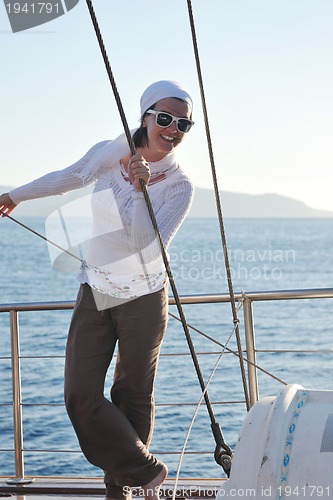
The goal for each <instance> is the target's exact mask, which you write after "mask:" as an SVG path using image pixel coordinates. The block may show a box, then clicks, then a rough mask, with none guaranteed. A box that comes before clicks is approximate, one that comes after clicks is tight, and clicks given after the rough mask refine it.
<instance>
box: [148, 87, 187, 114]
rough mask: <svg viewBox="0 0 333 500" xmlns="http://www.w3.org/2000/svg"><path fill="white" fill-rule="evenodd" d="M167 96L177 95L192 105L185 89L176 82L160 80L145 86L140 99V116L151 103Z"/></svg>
mask: <svg viewBox="0 0 333 500" xmlns="http://www.w3.org/2000/svg"><path fill="white" fill-rule="evenodd" d="M168 97H178V98H179V99H182V100H183V101H185V102H187V103H188V104H189V106H190V107H191V109H192V107H193V102H192V99H191V96H190V94H189V93H188V92H187V90H186V89H185V88H184V87H183V86H182V85H180V83H178V82H174V81H172V80H160V81H159V82H155V83H152V84H151V85H149V87H147V88H146V90H145V91H144V93H143V94H142V96H141V99H140V109H141V116H143V115H144V114H145V112H146V111H147V109H149V108H150V107H151V106H152V105H153V104H155V103H156V102H157V101H160V100H161V99H166V98H168Z"/></svg>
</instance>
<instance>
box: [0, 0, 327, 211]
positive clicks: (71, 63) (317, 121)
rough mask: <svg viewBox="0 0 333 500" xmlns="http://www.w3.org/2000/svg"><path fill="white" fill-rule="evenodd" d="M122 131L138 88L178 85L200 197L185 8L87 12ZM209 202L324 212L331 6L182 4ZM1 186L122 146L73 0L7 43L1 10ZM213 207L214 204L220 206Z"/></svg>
mask: <svg viewBox="0 0 333 500" xmlns="http://www.w3.org/2000/svg"><path fill="white" fill-rule="evenodd" d="M94 5H95V9H96V14H97V17H98V20H99V22H100V25H101V29H102V33H103V36H104V38H105V44H106V47H107V51H108V54H109V58H110V62H111V66H112V69H113V73H114V76H115V79H116V82H117V87H118V89H119V92H120V96H121V99H122V101H123V105H124V108H125V112H126V115H127V119H128V122H129V125H130V127H135V126H136V125H137V123H138V119H139V104H138V103H139V99H140V95H141V93H142V92H143V90H144V89H145V88H146V86H147V85H149V84H150V83H151V82H153V81H156V80H160V79H173V80H178V81H180V82H182V83H183V84H184V85H185V86H186V87H187V88H188V89H189V90H190V92H191V94H192V96H193V99H194V102H195V108H194V121H195V126H194V128H193V130H192V131H191V133H190V134H189V136H188V137H186V140H185V142H184V144H183V145H182V146H181V147H180V149H179V158H180V161H181V164H182V166H183V168H184V170H185V171H186V172H187V173H188V174H189V175H190V176H191V177H192V179H193V181H194V183H195V185H197V186H202V187H212V181H211V170H210V163H209V157H208V152H207V151H208V150H207V143H206V137H205V130H204V125H203V118H202V111H201V103H200V95H199V87H198V82H197V77H196V69H195V63H194V56H193V49H192V44H191V35H190V28H189V21H188V13H187V2H186V0H168V1H165V0H164V1H160V0H140V1H134V0H95V1H94ZM192 5H193V12H194V17H195V22H196V28H197V37H198V44H199V50H200V56H201V61H202V71H203V78H204V84H205V90H206V100H207V105H208V113H209V118H210V127H211V134H212V140H213V149H214V155H215V163H216V167H217V173H218V180H219V185H220V187H221V189H224V190H228V191H237V192H244V193H267V192H268V193H278V194H282V195H285V196H290V197H293V198H296V199H299V200H302V201H304V202H305V203H307V204H308V205H310V206H312V207H315V208H322V209H326V210H333V196H332V193H331V191H332V185H333V148H332V137H333V97H332V89H333V29H332V20H333V2H332V0H193V1H192ZM0 51H1V84H0V85H1V94H2V99H1V101H2V104H1V121H2V132H1V138H0V141H1V154H2V155H1V156H2V158H1V160H2V161H1V163H2V166H1V175H0V184H9V185H18V184H22V183H25V182H27V181H29V180H32V179H34V178H36V177H38V176H40V175H43V174H44V173H46V172H48V171H50V170H55V169H60V168H64V167H66V166H67V165H70V164H71V163H73V162H74V161H75V160H76V159H78V158H79V157H80V156H81V155H83V154H84V152H85V151H86V150H87V149H88V148H89V147H90V146H91V145H92V144H94V143H96V142H98V141H100V140H104V139H108V138H114V137H115V136H117V135H118V134H119V133H121V132H122V126H121V121H120V119H119V116H118V111H117V108H116V105H115V101H114V97H113V94H112V91H111V87H110V84H109V81H108V78H107V75H106V71H105V68H104V64H103V61H102V58H101V55H100V52H99V48H98V45H97V41H96V38H95V34H94V31H93V29H92V25H91V21H90V18H89V15H88V10H87V7H86V3H85V1H84V0H80V2H79V4H78V5H77V6H76V7H75V8H74V9H72V10H71V11H70V12H69V13H67V14H66V15H64V16H62V17H60V18H58V19H56V20H54V21H52V22H50V23H47V24H45V25H42V26H39V27H37V28H34V29H31V30H28V31H26V32H21V33H16V34H12V33H11V30H10V25H9V21H8V19H7V15H6V11H5V7H4V5H3V3H2V4H0ZM222 202H223V200H222Z"/></svg>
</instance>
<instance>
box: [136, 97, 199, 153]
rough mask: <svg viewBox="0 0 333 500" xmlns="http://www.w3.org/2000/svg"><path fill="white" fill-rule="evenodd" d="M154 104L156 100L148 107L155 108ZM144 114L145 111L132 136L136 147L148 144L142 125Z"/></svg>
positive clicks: (145, 129)
mask: <svg viewBox="0 0 333 500" xmlns="http://www.w3.org/2000/svg"><path fill="white" fill-rule="evenodd" d="M173 99H178V101H183V102H186V101H184V100H183V99H180V98H179V97H174V98H173ZM156 104H157V103H156V102H155V104H152V105H151V106H150V107H149V109H155V106H156ZM187 104H188V103H187ZM147 111H148V110H147ZM146 115H147V113H146V112H145V113H144V114H143V116H142V117H141V120H140V127H139V128H138V129H137V130H136V131H135V132H134V134H133V137H132V139H133V142H134V146H135V147H136V148H144V147H145V146H148V142H149V139H148V134H147V128H146V127H144V126H143V121H144V119H145V117H146ZM190 118H191V119H192V113H191V117H190Z"/></svg>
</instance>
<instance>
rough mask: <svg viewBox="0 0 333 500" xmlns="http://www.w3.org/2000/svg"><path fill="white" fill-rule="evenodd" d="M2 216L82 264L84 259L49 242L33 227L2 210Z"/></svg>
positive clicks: (0, 211)
mask: <svg viewBox="0 0 333 500" xmlns="http://www.w3.org/2000/svg"><path fill="white" fill-rule="evenodd" d="M0 214H1V216H3V217H7V219H10V220H11V221H13V222H15V223H16V224H18V225H19V226H21V227H23V228H24V229H27V230H28V231H30V233H32V234H35V235H36V236H38V237H39V238H42V239H43V240H44V241H46V242H47V243H50V244H51V245H53V246H55V247H57V248H59V250H62V251H63V252H65V253H67V254H68V255H70V256H71V257H74V259H77V260H79V261H80V262H82V259H80V257H78V256H77V255H75V254H74V253H72V252H69V251H68V250H66V249H65V248H63V247H62V246H60V245H58V243H55V242H54V241H52V240H49V239H48V238H46V236H43V235H42V234H40V233H38V232H37V231H35V230H34V229H32V228H31V227H29V226H26V225H25V224H23V222H20V221H19V220H17V219H14V217H12V216H11V215H8V214H7V213H6V212H3V210H1V209H0Z"/></svg>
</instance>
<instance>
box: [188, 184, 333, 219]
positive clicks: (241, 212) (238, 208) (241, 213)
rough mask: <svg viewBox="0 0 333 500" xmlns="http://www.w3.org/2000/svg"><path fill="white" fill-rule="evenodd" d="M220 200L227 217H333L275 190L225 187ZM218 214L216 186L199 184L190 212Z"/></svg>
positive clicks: (193, 214)
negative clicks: (238, 190) (252, 191)
mask: <svg viewBox="0 0 333 500" xmlns="http://www.w3.org/2000/svg"><path fill="white" fill-rule="evenodd" d="M220 201H221V205H222V212H223V216H224V217H240V218H244V217H247V218H261V217H266V218H272V217H289V218H298V217H300V218H312V217H331V218H333V212H329V211H326V210H318V209H315V208H311V207H309V206H308V205H306V204H305V203H303V202H302V201H299V200H295V199H293V198H288V197H287V196H282V195H279V194H274V193H267V194H256V195H254V194H245V193H231V192H229V191H222V192H221V193H220ZM216 214H217V211H216V202H215V194H214V191H213V190H212V189H203V188H196V192H195V197H194V200H193V205H192V207H191V211H190V214H189V215H190V216H191V217H216Z"/></svg>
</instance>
